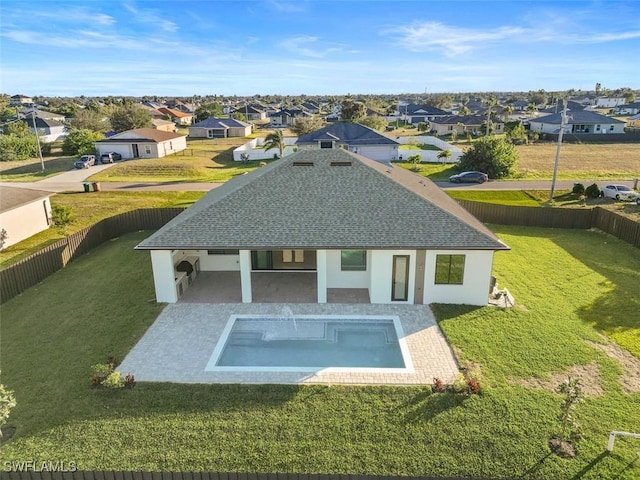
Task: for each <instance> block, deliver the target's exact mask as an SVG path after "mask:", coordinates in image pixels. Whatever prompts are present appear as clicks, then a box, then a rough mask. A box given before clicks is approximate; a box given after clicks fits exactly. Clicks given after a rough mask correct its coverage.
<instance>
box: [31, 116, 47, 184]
mask: <svg viewBox="0 0 640 480" xmlns="http://www.w3.org/2000/svg"><path fill="white" fill-rule="evenodd" d="M31 123H32V124H33V130H34V131H35V132H36V143H37V144H38V156H39V157H40V166H41V167H42V171H43V172H44V159H43V158H42V148H41V147H40V136H39V135H38V126H37V125H36V111H35V109H34V110H31Z"/></svg>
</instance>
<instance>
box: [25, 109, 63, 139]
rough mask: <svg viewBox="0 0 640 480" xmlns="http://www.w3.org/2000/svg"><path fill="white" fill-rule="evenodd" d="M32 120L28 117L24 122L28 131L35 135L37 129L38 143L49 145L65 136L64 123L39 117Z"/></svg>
mask: <svg viewBox="0 0 640 480" xmlns="http://www.w3.org/2000/svg"><path fill="white" fill-rule="evenodd" d="M33 120H34V119H33V118H32V117H31V116H28V117H27V118H26V119H25V120H24V121H25V122H27V125H29V130H31V131H32V132H34V133H35V130H36V129H38V136H39V138H40V141H42V142H44V143H51V142H55V141H57V140H61V139H63V138H64V137H66V136H67V127H66V125H65V124H64V123H62V122H59V121H57V120H45V119H42V118H39V117H35V125H34V121H33Z"/></svg>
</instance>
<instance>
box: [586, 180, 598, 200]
mask: <svg viewBox="0 0 640 480" xmlns="http://www.w3.org/2000/svg"><path fill="white" fill-rule="evenodd" d="M584 194H585V195H586V196H587V197H589V198H598V197H599V196H600V187H598V185H597V184H595V183H592V184H591V185H589V186H588V187H587V188H586V189H585V190H584Z"/></svg>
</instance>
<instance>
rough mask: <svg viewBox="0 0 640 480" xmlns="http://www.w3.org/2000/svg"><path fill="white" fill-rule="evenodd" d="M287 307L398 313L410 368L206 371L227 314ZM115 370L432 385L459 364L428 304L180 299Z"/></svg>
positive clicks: (157, 375) (212, 379) (140, 377)
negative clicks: (198, 301)
mask: <svg viewBox="0 0 640 480" xmlns="http://www.w3.org/2000/svg"><path fill="white" fill-rule="evenodd" d="M285 306H288V307H289V308H291V310H292V311H293V314H294V315H396V316H398V317H399V318H400V322H401V324H402V329H403V330H404V336H405V340H406V342H407V345H408V347H409V352H410V355H411V360H412V363H413V370H412V371H407V372H401V373H397V372H394V373H390V372H384V371H362V370H361V371H357V370H356V371H346V372H345V371H327V370H322V369H319V370H318V371H314V372H309V371H301V372H291V371H287V372H277V371H273V372H271V371H269V372H264V371H259V372H258V371H255V372H251V371H249V372H247V371H232V372H229V371H206V370H205V367H206V366H207V363H208V362H209V359H210V357H211V354H212V352H213V350H214V348H215V346H216V344H217V343H218V340H220V337H221V334H222V332H223V329H224V327H225V326H226V324H227V322H228V320H229V318H230V316H231V315H246V314H251V315H269V316H274V317H279V316H281V315H282V311H283V307H285ZM118 370H119V371H120V372H122V373H123V374H127V373H132V374H133V375H134V376H135V378H136V380H137V381H147V382H175V383H246V384H264V383H278V384H302V383H307V384H313V383H324V384H353V385H363V384H371V385H385V384H386V385H416V384H431V383H433V378H434V377H439V378H441V379H442V380H443V381H444V382H447V383H448V382H451V381H452V380H453V379H454V378H455V377H456V376H457V374H458V365H457V363H456V360H455V358H454V356H453V352H452V351H451V348H450V347H449V344H448V343H447V341H446V339H445V338H444V335H443V334H442V332H441V331H440V328H439V327H438V325H437V323H436V321H435V317H434V316H433V313H432V312H431V309H429V307H428V306H426V305H380V304H335V303H333V304H277V303H268V304H267V303H249V304H242V303H240V304H239V303H226V304H221V303H218V304H211V303H180V302H179V303H175V304H170V305H167V307H166V308H165V309H164V310H163V311H162V313H161V314H160V315H159V316H158V318H157V319H156V321H155V322H154V323H153V325H151V327H149V329H148V330H147V332H146V333H145V334H144V336H143V337H142V338H141V339H140V341H139V342H138V343H137V344H136V345H135V347H134V348H133V349H132V350H131V351H130V352H129V353H128V355H127V356H126V357H125V359H124V361H123V362H122V363H121V364H120V365H119V366H118ZM379 370H384V369H379Z"/></svg>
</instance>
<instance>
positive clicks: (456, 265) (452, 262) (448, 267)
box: [435, 255, 465, 285]
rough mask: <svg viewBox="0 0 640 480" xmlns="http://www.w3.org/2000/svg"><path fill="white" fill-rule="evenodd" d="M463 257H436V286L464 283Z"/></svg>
mask: <svg viewBox="0 0 640 480" xmlns="http://www.w3.org/2000/svg"><path fill="white" fill-rule="evenodd" d="M464 262H465V255H436V274H435V283H436V285H442V284H449V285H462V284H463V283H464Z"/></svg>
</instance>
